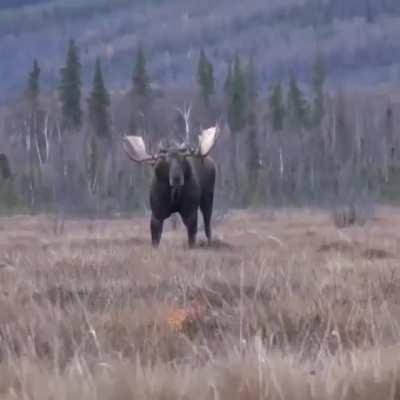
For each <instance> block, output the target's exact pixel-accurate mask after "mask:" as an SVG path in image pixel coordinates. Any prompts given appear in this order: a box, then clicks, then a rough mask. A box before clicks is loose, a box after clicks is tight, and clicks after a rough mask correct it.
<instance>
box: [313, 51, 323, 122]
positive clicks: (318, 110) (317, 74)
mask: <svg viewBox="0 0 400 400" xmlns="http://www.w3.org/2000/svg"><path fill="white" fill-rule="evenodd" d="M325 79H326V66H325V62H324V60H323V57H322V54H321V53H320V52H317V54H316V57H315V61H314V65H313V69H312V90H313V122H314V124H315V125H319V124H320V123H321V120H322V118H323V116H324V112H325V109H324V101H325V99H324V85H325Z"/></svg>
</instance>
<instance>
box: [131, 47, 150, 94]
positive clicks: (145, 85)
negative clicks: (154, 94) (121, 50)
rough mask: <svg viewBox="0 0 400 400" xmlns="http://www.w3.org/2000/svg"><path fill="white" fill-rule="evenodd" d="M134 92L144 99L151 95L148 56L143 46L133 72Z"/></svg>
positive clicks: (139, 48)
mask: <svg viewBox="0 0 400 400" xmlns="http://www.w3.org/2000/svg"><path fill="white" fill-rule="evenodd" d="M132 81H133V91H134V93H135V94H136V95H137V96H139V97H142V98H145V97H147V96H148V94H149V88H150V81H149V77H148V75H147V70H146V56H145V54H144V50H143V48H142V46H139V47H138V49H137V53H136V64H135V69H134V72H133V77H132Z"/></svg>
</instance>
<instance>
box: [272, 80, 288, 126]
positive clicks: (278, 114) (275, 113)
mask: <svg viewBox="0 0 400 400" xmlns="http://www.w3.org/2000/svg"><path fill="white" fill-rule="evenodd" d="M269 107H270V111H271V120H272V121H271V122H272V128H273V130H274V131H276V132H278V131H281V130H282V129H283V122H284V118H285V108H284V105H283V97H282V84H281V82H280V81H277V82H275V83H274V84H273V85H272V88H271V94H270V98H269Z"/></svg>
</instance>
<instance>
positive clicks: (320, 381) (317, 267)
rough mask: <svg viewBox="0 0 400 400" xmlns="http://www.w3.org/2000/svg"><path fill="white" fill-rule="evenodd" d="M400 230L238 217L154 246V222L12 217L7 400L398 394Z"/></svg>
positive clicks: (392, 216)
mask: <svg viewBox="0 0 400 400" xmlns="http://www.w3.org/2000/svg"><path fill="white" fill-rule="evenodd" d="M399 225H400V209H395V208H379V209H377V210H376V212H375V214H374V216H373V217H371V218H370V219H369V220H368V221H367V223H366V224H365V225H362V226H354V227H351V228H347V229H342V230H338V229H337V228H336V227H335V226H334V224H333V223H332V218H331V216H330V215H329V213H328V212H325V211H320V210H295V209H293V210H279V211H271V210H265V211H254V212H249V211H246V212H244V211H234V212H230V213H229V214H228V215H227V216H226V217H225V218H224V220H223V221H222V222H220V223H218V224H217V226H215V228H214V235H215V240H214V244H213V246H212V247H211V248H208V247H207V246H206V244H205V240H204V239H203V238H204V235H203V234H202V235H201V236H200V242H199V245H198V246H197V248H196V249H194V250H189V249H188V248H187V245H186V236H185V232H184V230H183V229H182V227H179V228H178V230H177V231H174V230H171V229H168V230H167V232H166V233H165V235H164V237H163V240H162V244H161V247H160V249H159V250H153V249H152V248H151V246H150V238H149V229H148V219H147V218H131V219H125V220H108V221H105V220H104V221H89V220H70V219H68V220H67V221H66V225H65V231H64V233H62V234H61V235H56V234H55V233H54V231H53V228H54V221H53V219H52V218H51V217H49V216H39V217H25V216H16V217H10V218H2V219H0V248H1V252H0V397H1V399H6V400H7V399H32V400H36V399H40V400H42V399H57V400H58V399H66V400H69V399H71V400H72V399H85V400H86V399H119V400H125V399H157V400H158V399H171V400H172V399H174V400H175V399H191V400H192V399H194V400H197V399H221V400H224V399H261V398H265V399H289V400H290V399H296V400H299V399H300V400H301V399H307V400H309V399H318V400H320V399H339V398H340V399H374V400H376V399H378V398H379V399H391V398H393V399H394V398H399V396H400V385H399V384H400V374H399V371H400V348H399V343H400V273H399V267H400V264H399V261H400V230H399V229H398V226H399ZM167 228H169V227H167Z"/></svg>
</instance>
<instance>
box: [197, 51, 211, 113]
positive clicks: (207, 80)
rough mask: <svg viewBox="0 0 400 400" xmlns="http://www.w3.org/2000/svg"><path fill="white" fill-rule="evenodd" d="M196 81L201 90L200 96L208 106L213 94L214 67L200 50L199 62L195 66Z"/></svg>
mask: <svg viewBox="0 0 400 400" xmlns="http://www.w3.org/2000/svg"><path fill="white" fill-rule="evenodd" d="M197 83H198V85H199V87H200V90H201V95H202V98H203V100H204V102H205V104H206V105H207V106H208V105H209V103H210V97H211V96H212V95H213V94H214V90H215V81H214V68H213V65H212V64H211V63H210V61H209V60H208V59H207V56H206V54H205V52H204V49H201V51H200V57H199V64H198V67H197Z"/></svg>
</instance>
